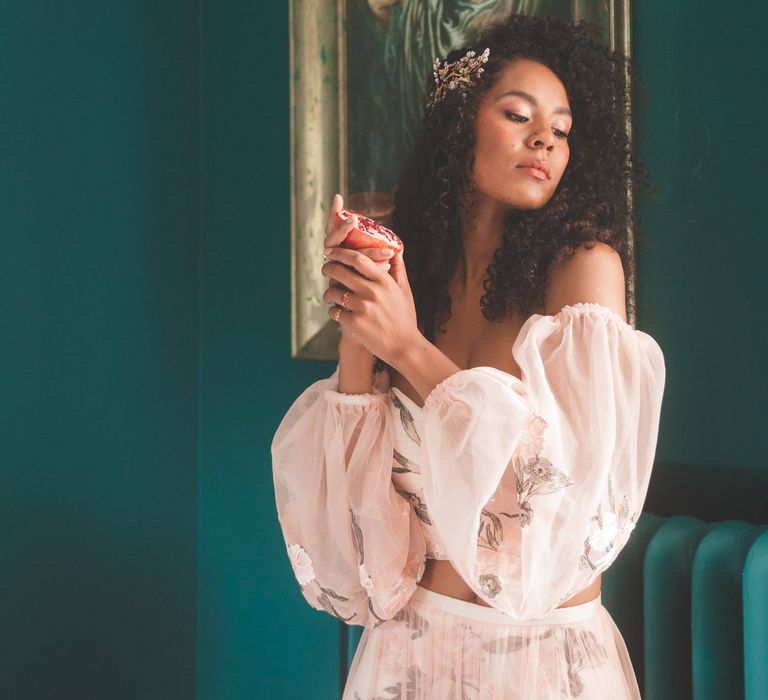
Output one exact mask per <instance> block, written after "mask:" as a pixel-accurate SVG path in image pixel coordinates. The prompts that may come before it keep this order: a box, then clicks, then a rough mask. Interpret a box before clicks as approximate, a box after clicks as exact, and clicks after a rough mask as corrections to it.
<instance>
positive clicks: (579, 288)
mask: <svg viewBox="0 0 768 700" xmlns="http://www.w3.org/2000/svg"><path fill="white" fill-rule="evenodd" d="M590 245H591V244H590ZM578 303H594V304H601V305H602V306H607V307H608V308H610V309H612V310H613V311H615V312H616V313H617V314H619V316H621V317H622V318H623V319H624V320H625V321H626V320H627V307H626V280H625V277H624V267H623V265H622V263H621V256H620V255H619V254H618V253H617V252H616V250H614V249H613V248H612V247H611V246H609V245H608V244H607V243H603V242H602V241H595V242H594V245H591V247H587V246H586V245H584V244H582V245H580V246H578V247H577V248H576V249H575V251H574V252H573V254H572V255H570V256H568V257H566V258H565V259H564V260H561V261H559V262H557V263H555V264H554V265H553V266H552V270H551V272H550V280H549V286H548V288H547V295H546V302H545V312H544V313H545V314H547V315H554V314H556V313H557V312H558V311H560V309H562V308H563V307H564V306H567V305H573V304H578Z"/></svg>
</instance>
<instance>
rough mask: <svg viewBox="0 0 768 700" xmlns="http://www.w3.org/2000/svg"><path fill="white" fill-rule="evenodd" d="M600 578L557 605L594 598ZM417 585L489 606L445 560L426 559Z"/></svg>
mask: <svg viewBox="0 0 768 700" xmlns="http://www.w3.org/2000/svg"><path fill="white" fill-rule="evenodd" d="M601 578H602V576H598V577H597V578H596V579H595V581H594V582H593V583H592V584H591V585H590V586H588V587H587V588H585V589H584V590H582V591H579V592H578V593H577V594H576V595H575V596H573V597H571V598H568V600H566V601H565V602H564V603H561V604H560V605H558V606H557V607H558V608H567V607H570V606H572V605H581V604H582V603H587V602H589V601H590V600H594V599H595V598H597V596H598V595H600V581H601ZM419 585H420V586H422V587H424V588H426V589H428V590H430V591H434V592H435V593H442V594H443V595H447V596H450V597H451V598H458V599H459V600H464V601H467V602H469V603H476V604H477V605H484V606H485V607H487V608H490V607H491V606H490V605H488V603H486V602H485V601H484V600H482V599H481V598H479V597H478V596H477V595H476V594H475V592H474V591H473V590H472V589H471V588H470V587H469V586H468V585H467V583H466V582H465V581H464V579H463V578H462V577H461V576H460V575H459V573H458V571H456V569H454V568H453V565H452V564H451V562H449V561H446V560H442V559H427V564H426V568H425V569H424V575H423V576H422V577H421V580H420V581H419Z"/></svg>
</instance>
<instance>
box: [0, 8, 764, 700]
mask: <svg viewBox="0 0 768 700" xmlns="http://www.w3.org/2000/svg"><path fill="white" fill-rule="evenodd" d="M107 8H108V9H107ZM766 20H768V10H766V8H765V7H764V6H762V5H750V6H749V12H747V11H746V9H745V10H740V9H738V8H736V9H734V8H729V9H728V12H726V11H724V10H723V11H718V8H717V7H712V8H710V7H706V6H703V5H702V4H700V3H694V2H692V0H686V1H685V2H680V1H677V2H662V1H661V0H653V1H652V2H647V1H645V0H644V1H643V2H636V3H635V11H634V46H635V54H636V57H637V63H638V69H639V70H640V73H641V75H642V77H643V79H644V80H645V83H646V88H647V92H648V100H647V104H646V106H645V107H644V108H642V109H641V110H639V111H638V127H639V129H640V133H639V143H640V146H641V153H642V154H643V156H644V158H645V160H646V162H647V164H648V166H649V168H650V170H651V172H652V175H653V177H654V179H655V180H656V181H657V183H658V184H659V201H658V202H656V203H655V204H654V205H652V206H651V205H649V204H645V205H643V207H642V217H643V224H644V226H645V227H646V242H645V244H644V246H643V247H642V248H641V249H640V251H639V269H638V284H639V325H640V327H642V328H643V329H645V330H647V331H648V332H649V333H652V334H653V335H654V336H655V337H657V338H658V340H659V342H660V344H661V345H662V347H663V348H664V351H665V356H666V360H667V371H668V375H667V376H668V384H667V392H666V395H665V405H664V409H663V414H662V426H661V432H660V442H659V451H658V458H659V463H658V465H657V469H656V473H655V475H654V479H653V482H652V487H651V494H650V496H649V508H650V509H652V510H653V511H654V512H659V513H663V512H664V511H665V510H666V511H670V512H690V513H691V514H695V515H699V516H700V517H707V516H709V517H721V515H722V513H733V515H734V517H739V516H743V514H744V513H749V514H751V516H750V517H753V518H754V519H759V518H760V517H761V515H762V514H763V513H764V510H762V511H761V509H765V502H764V499H762V500H761V502H758V496H755V495H754V494H758V495H759V494H761V493H762V494H764V493H766V491H765V489H764V488H763V487H764V486H765V484H766V482H765V479H766V476H768V460H766V449H768V448H766V444H765V441H763V440H761V439H760V438H761V437H762V433H761V431H760V428H761V427H762V426H763V425H765V418H766V411H765V409H764V405H765V402H764V401H763V398H764V396H765V389H766V381H765V379H766V371H765V369H764V367H763V366H762V365H760V364H758V362H759V360H761V359H762V358H763V357H765V356H766V355H767V354H768V353H767V352H766V350H768V347H767V345H768V343H766V331H765V324H764V321H763V319H764V318H765V313H764V311H763V304H762V299H761V292H762V291H763V289H764V286H763V285H762V284H761V283H762V282H763V279H764V275H763V274H762V267H763V265H764V262H763V260H764V258H765V255H764V253H765V252H766V247H765V245H764V243H763V241H764V238H763V236H764V234H763V228H764V227H763V226H762V222H761V218H760V216H759V210H758V208H757V206H756V205H755V204H753V202H757V203H760V202H761V199H760V195H761V194H762V192H761V189H760V188H761V187H762V181H763V175H762V162H761V158H762V157H763V154H764V153H765V151H766V149H765V145H766V135H765V129H763V128H762V124H761V121H760V120H761V118H762V111H761V110H764V109H765V108H766V107H768V103H767V100H766V92H765V88H764V87H763V85H764V81H763V80H762V72H763V71H762V66H763V59H762V56H761V46H762V32H761V27H764V26H765V25H766ZM287 22H288V11H287V3H270V4H260V5H256V4H254V3H247V2H244V1H243V0H221V1H219V2H216V3H213V2H205V1H201V2H181V1H179V0H176V1H171V0H165V1H163V2H159V3H149V2H143V3H130V4H129V3H125V4H117V3H106V4H105V3H98V2H95V1H90V2H86V1H85V0H80V1H78V2H70V3H54V2H52V1H51V0H47V1H46V0H27V2H25V3H20V2H19V3H14V7H13V8H11V7H10V3H0V80H1V81H2V82H1V83H0V100H2V108H1V109H0V312H1V314H2V316H1V317H2V320H3V330H2V332H1V333H0V353H1V354H0V358H1V359H2V362H0V382H1V383H0V394H1V395H2V396H3V398H4V401H3V402H2V415H0V431H1V432H0V498H2V508H0V533H1V534H0V537H1V538H2V572H3V573H2V574H1V575H0V576H1V579H0V580H1V581H2V583H0V586H1V587H2V588H1V589H0V600H2V603H0V625H1V626H0V629H2V632H0V639H1V640H2V652H3V664H2V665H0V697H3V698H13V699H15V698H23V699H24V700H28V699H36V698H46V699H47V698H66V697H82V698H86V697H105V698H106V697H108V698H111V699H112V698H118V699H119V698H132V699H133V698H142V699H143V700H145V699H151V698H173V699H176V698H179V699H182V698H183V699H186V698H198V699H199V700H214V699H215V700H236V699H237V700H239V699H241V698H299V697H313V698H336V697H338V695H339V690H340V689H339V687H338V675H339V672H338V671H339V669H338V663H339V662H338V658H339V654H338V649H339V645H340V644H342V643H343V642H344V640H342V639H340V638H339V634H340V626H339V625H338V623H337V621H335V620H334V619H332V618H331V617H330V616H328V615H325V614H322V613H319V612H317V611H315V610H312V609H310V608H309V607H308V606H307V605H306V603H305V602H304V600H303V598H301V596H300V593H299V589H298V586H297V584H296V583H295V581H294V579H293V577H292V574H291V572H290V567H289V564H288V561H287V557H286V555H285V550H284V546H283V542H282V538H281V536H280V531H279V526H278V523H277V519H276V512H275V509H274V498H273V491H272V488H273V487H272V476H271V462H270V456H269V444H270V441H271V438H272V435H273V434H274V431H275V429H276V427H277V424H278V422H279V420H280V418H281V417H282V415H283V414H284V413H285V411H286V410H287V408H288V406H289V405H290V403H291V402H292V401H293V399H294V398H295V397H296V396H297V395H298V394H299V393H300V392H301V391H302V390H303V389H304V388H305V387H306V386H307V385H308V384H309V383H311V382H312V381H314V380H315V379H317V378H320V377H323V376H327V375H328V374H330V373H331V371H332V370H333V366H334V365H333V363H330V362H308V361H294V360H291V359H290V325H289V318H290V271H289V255H290V244H289V160H288V158H289V131H288V77H289V76H288V28H287ZM735 164H738V166H739V167H736V165H735ZM761 488H762V489H763V490H762V491H761V490H760V489H761ZM750 509H751V510H750Z"/></svg>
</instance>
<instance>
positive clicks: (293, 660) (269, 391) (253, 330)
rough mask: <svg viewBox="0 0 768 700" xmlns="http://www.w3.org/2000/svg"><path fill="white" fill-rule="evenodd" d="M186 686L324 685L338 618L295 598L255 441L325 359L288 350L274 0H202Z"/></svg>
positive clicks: (300, 692) (282, 55)
mask: <svg viewBox="0 0 768 700" xmlns="http://www.w3.org/2000/svg"><path fill="white" fill-rule="evenodd" d="M202 7H203V11H202V16H201V60H202V70H201V96H202V105H203V120H202V124H203V139H202V173H203V179H202V183H203V192H204V197H203V212H202V222H203V226H202V231H203V234H202V239H201V247H200V272H201V277H200V282H201V287H200V289H201V296H200V302H201V304H200V322H201V326H200V327H201V336H200V339H201V342H200V352H201V375H200V378H201V383H200V405H201V423H200V427H201V430H200V490H199V501H198V508H199V540H198V557H199V560H198V564H199V584H200V585H199V599H198V627H199V635H198V655H197V663H198V675H197V679H198V698H199V700H242V699H244V698H249V699H256V698H259V699H260V698H265V699H266V698H291V699H292V698H296V699H297V700H298V699H299V698H317V699H318V700H322V699H325V698H327V699H329V700H330V699H332V698H338V697H339V695H340V693H339V687H338V677H339V672H338V656H339V655H338V647H339V630H340V626H339V623H338V621H337V620H335V619H334V618H332V617H331V616H330V615H327V614H326V613H320V612H318V611H315V610H313V609H312V608H310V607H309V606H308V605H307V604H306V602H305V601H304V599H303V598H302V597H301V593H300V591H299V586H298V584H297V583H296V581H295V579H294V578H293V574H292V572H291V568H290V564H289V562H288V557H287V555H286V550H285V545H284V543H283V539H282V534H281V532H280V527H279V524H278V521H277V511H276V509H275V503H274V486H273V482H272V462H271V455H270V444H271V441H272V436H273V435H274V432H275V430H276V429H277V425H278V422H279V421H280V419H281V418H282V416H283V415H284V413H285V412H286V411H287V410H288V407H289V405H290V404H291V402H292V401H293V400H294V399H295V398H296V396H298V394H299V393H301V391H302V390H303V389H304V388H306V386H307V385H308V384H310V383H311V382H312V381H314V379H315V378H317V377H319V376H323V375H326V376H327V375H328V374H330V373H331V372H332V371H333V367H335V363H334V364H333V366H332V363H330V362H307V361H301V362H300V361H294V360H291V359H290V355H291V348H290V299H291V292H290V140H289V139H290V133H289V115H288V103H289V92H288V90H289V83H288V79H289V70H288V68H289V65H288V60H289V59H288V57H289V54H288V3H287V2H279V3H270V4H268V5H267V4H262V3H259V4H256V3H250V2H242V1H241V2H235V1H230V2H204V3H203V4H202Z"/></svg>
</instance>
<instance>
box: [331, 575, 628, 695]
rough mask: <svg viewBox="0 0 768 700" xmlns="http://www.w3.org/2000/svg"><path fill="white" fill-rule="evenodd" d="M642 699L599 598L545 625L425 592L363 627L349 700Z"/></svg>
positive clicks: (620, 640)
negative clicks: (375, 623) (385, 617)
mask: <svg viewBox="0 0 768 700" xmlns="http://www.w3.org/2000/svg"><path fill="white" fill-rule="evenodd" d="M454 698H455V699H456V700H459V699H461V700H481V699H482V700H490V699H491V698H493V699H494V700H550V699H553V700H554V698H584V699H585V700H602V699H603V698H604V699H605V700H625V699H626V700H640V691H639V688H638V685H637V680H636V678H635V673H634V670H633V668H632V662H631V660H630V658H629V654H628V652H627V647H626V645H625V644H624V640H623V638H622V636H621V633H620V632H619V630H618V628H617V627H616V624H615V622H614V621H613V618H612V617H611V616H610V614H609V613H608V611H607V610H606V609H605V607H604V606H603V605H602V602H601V599H600V597H598V598H596V599H594V600H591V601H589V602H588V603H584V604H582V605H574V606H571V607H567V608H558V609H556V610H554V611H553V612H552V613H550V614H549V615H548V616H547V617H545V618H543V619H540V620H527V621H525V622H514V621H513V622H510V618H509V617H508V616H507V615H505V614H504V613H502V612H501V611H500V610H497V609H495V608H488V607H485V606H483V605H477V604H476V603H469V602H466V601H463V600H458V599H456V598H451V597H450V596H446V595H442V594H440V593H435V592H434V591H430V590H427V589H426V588H422V587H421V586H419V587H418V588H417V589H416V593H415V594H414V595H413V597H412V598H411V599H410V600H409V601H408V603H407V604H406V606H405V607H404V608H403V609H402V610H400V611H399V612H398V613H397V615H395V617H393V618H392V619H391V620H387V621H386V622H383V623H381V624H380V625H378V626H377V627H370V628H366V629H365V630H364V631H363V634H362V636H361V638H360V642H359V644H358V647H357V651H356V652H355V656H354V659H353V660H352V665H351V667H350V670H349V676H348V678H347V683H346V686H345V688H344V694H343V696H342V700H395V699H399V700H406V699H407V700H454Z"/></svg>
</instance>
